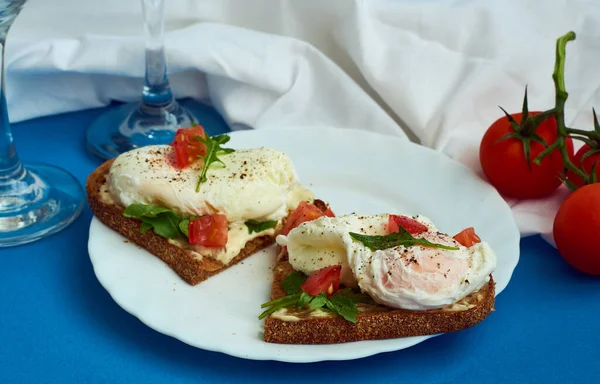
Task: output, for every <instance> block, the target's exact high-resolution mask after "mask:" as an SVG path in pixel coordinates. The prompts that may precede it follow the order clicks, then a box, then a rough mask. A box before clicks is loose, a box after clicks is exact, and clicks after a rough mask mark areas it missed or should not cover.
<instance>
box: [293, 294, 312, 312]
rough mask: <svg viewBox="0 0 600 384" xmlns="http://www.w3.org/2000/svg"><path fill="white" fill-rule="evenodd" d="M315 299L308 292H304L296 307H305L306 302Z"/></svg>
mask: <svg viewBox="0 0 600 384" xmlns="http://www.w3.org/2000/svg"><path fill="white" fill-rule="evenodd" d="M313 299H314V297H313V296H311V295H309V294H308V293H306V292H302V293H301V294H300V298H299V299H298V302H297V303H296V307H298V308H302V307H304V306H305V305H306V304H308V303H310V302H311V301H312V300H313Z"/></svg>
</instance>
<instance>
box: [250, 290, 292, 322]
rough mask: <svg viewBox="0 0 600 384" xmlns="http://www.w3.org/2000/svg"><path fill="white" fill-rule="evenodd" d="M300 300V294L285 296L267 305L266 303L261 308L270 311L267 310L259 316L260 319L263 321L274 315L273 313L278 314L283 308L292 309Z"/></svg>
mask: <svg viewBox="0 0 600 384" xmlns="http://www.w3.org/2000/svg"><path fill="white" fill-rule="evenodd" d="M299 299H300V294H296V295H291V296H284V297H281V298H279V299H276V300H272V301H269V302H267V303H264V304H263V305H261V306H260V307H261V308H268V309H267V310H265V311H264V312H263V313H261V314H260V315H259V316H258V319H259V320H262V319H264V318H265V317H267V316H269V315H270V314H272V313H273V312H276V311H278V310H280V309H282V308H288V307H291V306H292V305H294V304H296V303H297V302H298V300H299Z"/></svg>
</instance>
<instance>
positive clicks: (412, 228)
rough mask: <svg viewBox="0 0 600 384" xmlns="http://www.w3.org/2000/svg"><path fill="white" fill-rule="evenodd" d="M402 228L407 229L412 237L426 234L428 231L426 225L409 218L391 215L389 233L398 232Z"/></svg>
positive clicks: (389, 217)
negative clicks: (422, 233)
mask: <svg viewBox="0 0 600 384" xmlns="http://www.w3.org/2000/svg"><path fill="white" fill-rule="evenodd" d="M400 227H402V228H404V229H406V230H407V231H408V233H410V234H411V235H416V234H417V233H421V232H426V231H427V229H428V228H427V226H426V225H424V224H421V223H419V222H418V221H417V220H415V219H411V218H410V217H408V216H400V215H389V216H388V233H394V232H398V230H399V228H400Z"/></svg>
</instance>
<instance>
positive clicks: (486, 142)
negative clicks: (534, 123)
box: [479, 112, 573, 199]
mask: <svg viewBox="0 0 600 384" xmlns="http://www.w3.org/2000/svg"><path fill="white" fill-rule="evenodd" d="M537 114H539V112H530V113H529V115H530V116H535V115H537ZM511 116H512V117H513V118H514V119H515V121H516V122H517V123H520V122H521V113H515V114H513V115H511ZM512 132H514V131H513V129H512V127H511V125H510V123H509V121H508V118H507V117H506V116H503V117H501V118H499V119H498V120H496V121H495V122H494V123H493V124H492V125H491V126H490V127H489V128H488V130H487V131H486V133H485V134H484V136H483V139H482V140H481V145H480V147H479V160H480V162H481V167H482V168H483V172H484V173H485V175H486V177H487V178H488V180H489V182H490V183H491V184H492V185H493V186H494V187H496V189H497V190H498V192H500V193H501V194H503V195H505V196H509V197H516V198H519V199H528V198H539V197H544V196H547V195H549V194H551V193H552V192H554V191H555V190H556V188H558V186H559V185H560V184H561V181H560V178H559V176H560V175H561V173H562V172H563V170H564V162H563V159H562V157H561V155H560V152H559V150H558V149H557V150H555V151H553V152H552V153H550V155H548V156H546V157H545V158H544V159H543V160H542V162H541V164H540V165H536V164H534V163H533V161H531V170H530V169H529V167H528V166H527V159H526V158H525V152H524V151H523V142H522V141H520V140H518V139H515V138H508V139H506V140H502V141H500V142H498V140H499V139H501V138H502V137H503V136H505V135H506V134H508V133H512ZM536 133H537V134H538V135H539V136H540V137H542V138H543V139H544V140H545V141H546V143H547V144H548V145H551V144H552V143H554V141H556V138H557V135H558V130H557V127H556V120H554V118H550V119H547V120H545V121H544V122H543V123H541V124H540V126H539V127H538V128H537V130H536ZM565 142H566V146H567V152H568V154H569V156H572V155H573V140H572V139H571V138H567V139H566V140H565ZM543 150H544V146H543V145H542V144H540V143H537V142H534V141H532V142H531V150H530V154H529V157H530V159H531V160H533V159H535V158H536V157H537V155H539V154H540V153H541V152H542V151H543Z"/></svg>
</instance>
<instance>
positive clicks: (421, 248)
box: [259, 200, 496, 344]
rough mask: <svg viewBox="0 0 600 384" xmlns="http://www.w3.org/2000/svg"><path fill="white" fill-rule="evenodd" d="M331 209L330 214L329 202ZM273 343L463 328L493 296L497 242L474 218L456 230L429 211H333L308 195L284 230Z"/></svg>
mask: <svg viewBox="0 0 600 384" xmlns="http://www.w3.org/2000/svg"><path fill="white" fill-rule="evenodd" d="M326 210H327V211H328V212H329V213H328V214H325V211H326ZM277 243H278V244H279V246H280V252H279V254H278V258H277V261H276V265H275V268H274V271H273V273H274V279H273V286H272V293H271V301H270V302H268V303H265V304H263V306H262V307H263V309H264V312H263V313H262V314H261V315H260V316H259V318H260V319H263V318H264V319H265V330H264V338H265V341H267V342H270V343H286V344H325V343H342V342H350V341H359V340H374V339H389V338H397V337H406V336H420V335H430V334H438V333H445V332H452V331H458V330H461V329H464V328H467V327H470V326H473V325H475V324H477V323H479V322H480V321H482V320H483V319H484V318H485V317H486V316H487V315H488V314H489V313H490V311H491V310H492V308H493V306H494V281H493V279H492V276H491V273H492V272H493V271H494V269H495V267H496V257H495V254H494V252H493V251H492V250H491V248H490V247H489V246H488V245H487V243H485V242H481V240H480V239H479V237H478V236H477V235H476V233H475V231H474V229H473V228H467V229H465V230H463V231H462V232H460V233H459V234H457V235H455V236H454V237H451V236H449V235H447V234H445V233H441V232H439V231H438V229H437V228H436V227H435V226H434V225H433V223H432V222H431V221H430V220H429V219H427V218H426V217H423V216H415V217H408V216H401V215H394V214H380V215H373V216H365V215H357V214H350V215H345V216H339V217H334V215H333V213H332V212H331V210H329V209H326V207H325V206H323V205H322V203H321V202H320V201H318V200H317V201H315V202H314V203H313V204H309V203H303V204H301V205H300V206H299V207H298V208H297V209H296V211H295V212H294V213H292V214H291V215H290V217H289V218H288V220H287V221H286V224H285V226H284V230H283V231H282V233H281V234H280V235H279V236H278V237H277Z"/></svg>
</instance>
